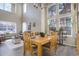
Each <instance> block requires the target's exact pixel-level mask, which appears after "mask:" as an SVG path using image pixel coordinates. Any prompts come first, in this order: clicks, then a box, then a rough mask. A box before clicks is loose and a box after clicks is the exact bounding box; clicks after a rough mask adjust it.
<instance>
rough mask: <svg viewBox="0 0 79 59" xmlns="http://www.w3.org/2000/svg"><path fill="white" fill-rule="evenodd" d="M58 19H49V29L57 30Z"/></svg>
mask: <svg viewBox="0 0 79 59" xmlns="http://www.w3.org/2000/svg"><path fill="white" fill-rule="evenodd" d="M56 22H57V21H56V19H49V30H51V31H55V30H56V25H57V23H56Z"/></svg>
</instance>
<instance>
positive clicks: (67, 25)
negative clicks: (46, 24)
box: [60, 17, 72, 35]
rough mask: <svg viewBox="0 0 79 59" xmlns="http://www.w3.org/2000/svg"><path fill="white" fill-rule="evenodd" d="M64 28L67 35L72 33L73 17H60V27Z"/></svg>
mask: <svg viewBox="0 0 79 59" xmlns="http://www.w3.org/2000/svg"><path fill="white" fill-rule="evenodd" d="M61 27H62V28H63V31H64V32H65V34H67V35H71V31H72V30H71V28H72V23H71V17H63V18H60V28H61Z"/></svg>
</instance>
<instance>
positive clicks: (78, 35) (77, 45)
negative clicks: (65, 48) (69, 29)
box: [76, 33, 79, 55]
mask: <svg viewBox="0 0 79 59" xmlns="http://www.w3.org/2000/svg"><path fill="white" fill-rule="evenodd" d="M76 52H77V55H79V33H78V34H77V38H76Z"/></svg>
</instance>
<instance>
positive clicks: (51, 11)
mask: <svg viewBox="0 0 79 59" xmlns="http://www.w3.org/2000/svg"><path fill="white" fill-rule="evenodd" d="M48 14H49V16H50V17H52V16H55V15H56V5H53V6H51V7H50V8H49V10H48Z"/></svg>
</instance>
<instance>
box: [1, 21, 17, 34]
mask: <svg viewBox="0 0 79 59" xmlns="http://www.w3.org/2000/svg"><path fill="white" fill-rule="evenodd" d="M0 33H16V23H15V22H5V21H0Z"/></svg>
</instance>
